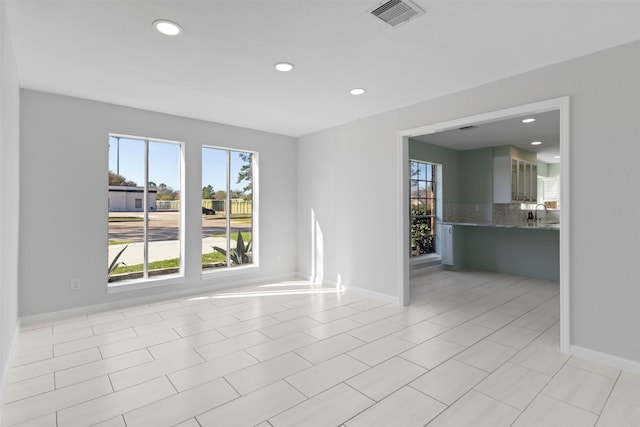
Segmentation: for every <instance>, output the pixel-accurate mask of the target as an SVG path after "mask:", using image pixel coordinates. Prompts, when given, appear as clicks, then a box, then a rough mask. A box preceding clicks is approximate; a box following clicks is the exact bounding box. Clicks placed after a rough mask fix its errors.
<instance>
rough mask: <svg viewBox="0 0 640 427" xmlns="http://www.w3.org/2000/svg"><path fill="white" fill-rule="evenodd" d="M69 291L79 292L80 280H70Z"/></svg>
mask: <svg viewBox="0 0 640 427" xmlns="http://www.w3.org/2000/svg"><path fill="white" fill-rule="evenodd" d="M71 290H72V291H79V290H80V279H71Z"/></svg>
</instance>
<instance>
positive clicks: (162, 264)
mask: <svg viewBox="0 0 640 427" xmlns="http://www.w3.org/2000/svg"><path fill="white" fill-rule="evenodd" d="M226 260H227V259H226V257H225V256H224V255H222V254H221V253H218V252H211V253H208V254H204V255H202V263H203V264H212V263H214V262H225V261H226ZM179 266H180V258H171V259H164V260H162V261H154V262H150V263H149V271H151V270H161V269H164V268H176V267H179ZM142 270H143V265H142V264H135V265H125V266H121V267H118V268H117V269H116V271H115V272H114V273H113V274H124V273H137V272H140V271H142Z"/></svg>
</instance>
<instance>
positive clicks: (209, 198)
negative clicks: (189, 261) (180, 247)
mask: <svg viewBox="0 0 640 427" xmlns="http://www.w3.org/2000/svg"><path fill="white" fill-rule="evenodd" d="M254 170H255V153H252V152H248V151H235V150H230V149H226V148H216V147H203V148H202V269H203V271H211V270H212V269H220V268H236V267H239V266H243V265H250V264H254V263H255V262H256V260H255V258H254V254H255V251H254V247H255V244H254V243H255V241H256V239H255V236H254V226H253V224H254V221H255V218H254V215H255V210H254V200H255V194H254V189H255V188H254Z"/></svg>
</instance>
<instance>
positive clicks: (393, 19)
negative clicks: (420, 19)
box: [369, 0, 424, 27]
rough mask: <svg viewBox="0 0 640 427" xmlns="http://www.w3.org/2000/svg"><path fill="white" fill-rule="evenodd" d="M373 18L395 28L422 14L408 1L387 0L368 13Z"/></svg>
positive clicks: (417, 7)
mask: <svg viewBox="0 0 640 427" xmlns="http://www.w3.org/2000/svg"><path fill="white" fill-rule="evenodd" d="M369 12H370V13H371V14H372V15H373V16H375V17H377V18H379V19H381V20H383V21H384V22H386V23H387V24H389V25H391V26H392V27H395V26H396V25H398V24H402V23H403V22H407V21H409V20H410V19H411V18H414V17H416V16H420V15H422V14H423V13H424V10H422V9H421V8H420V7H419V6H418V5H416V4H415V3H413V2H411V1H409V0H389V1H388V2H385V3H382V4H381V5H379V6H376V7H375V8H373V9H372V10H370V11H369Z"/></svg>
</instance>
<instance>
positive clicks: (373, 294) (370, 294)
mask: <svg viewBox="0 0 640 427" xmlns="http://www.w3.org/2000/svg"><path fill="white" fill-rule="evenodd" d="M342 288H343V289H344V290H346V291H347V292H353V293H354V294H360V295H364V296H367V297H370V298H375V299H379V300H383V301H387V302H389V303H391V304H396V305H402V301H400V298H399V297H394V296H392V295H387V294H383V293H380V292H376V291H372V290H369V289H365V288H360V287H357V286H351V285H342Z"/></svg>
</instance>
